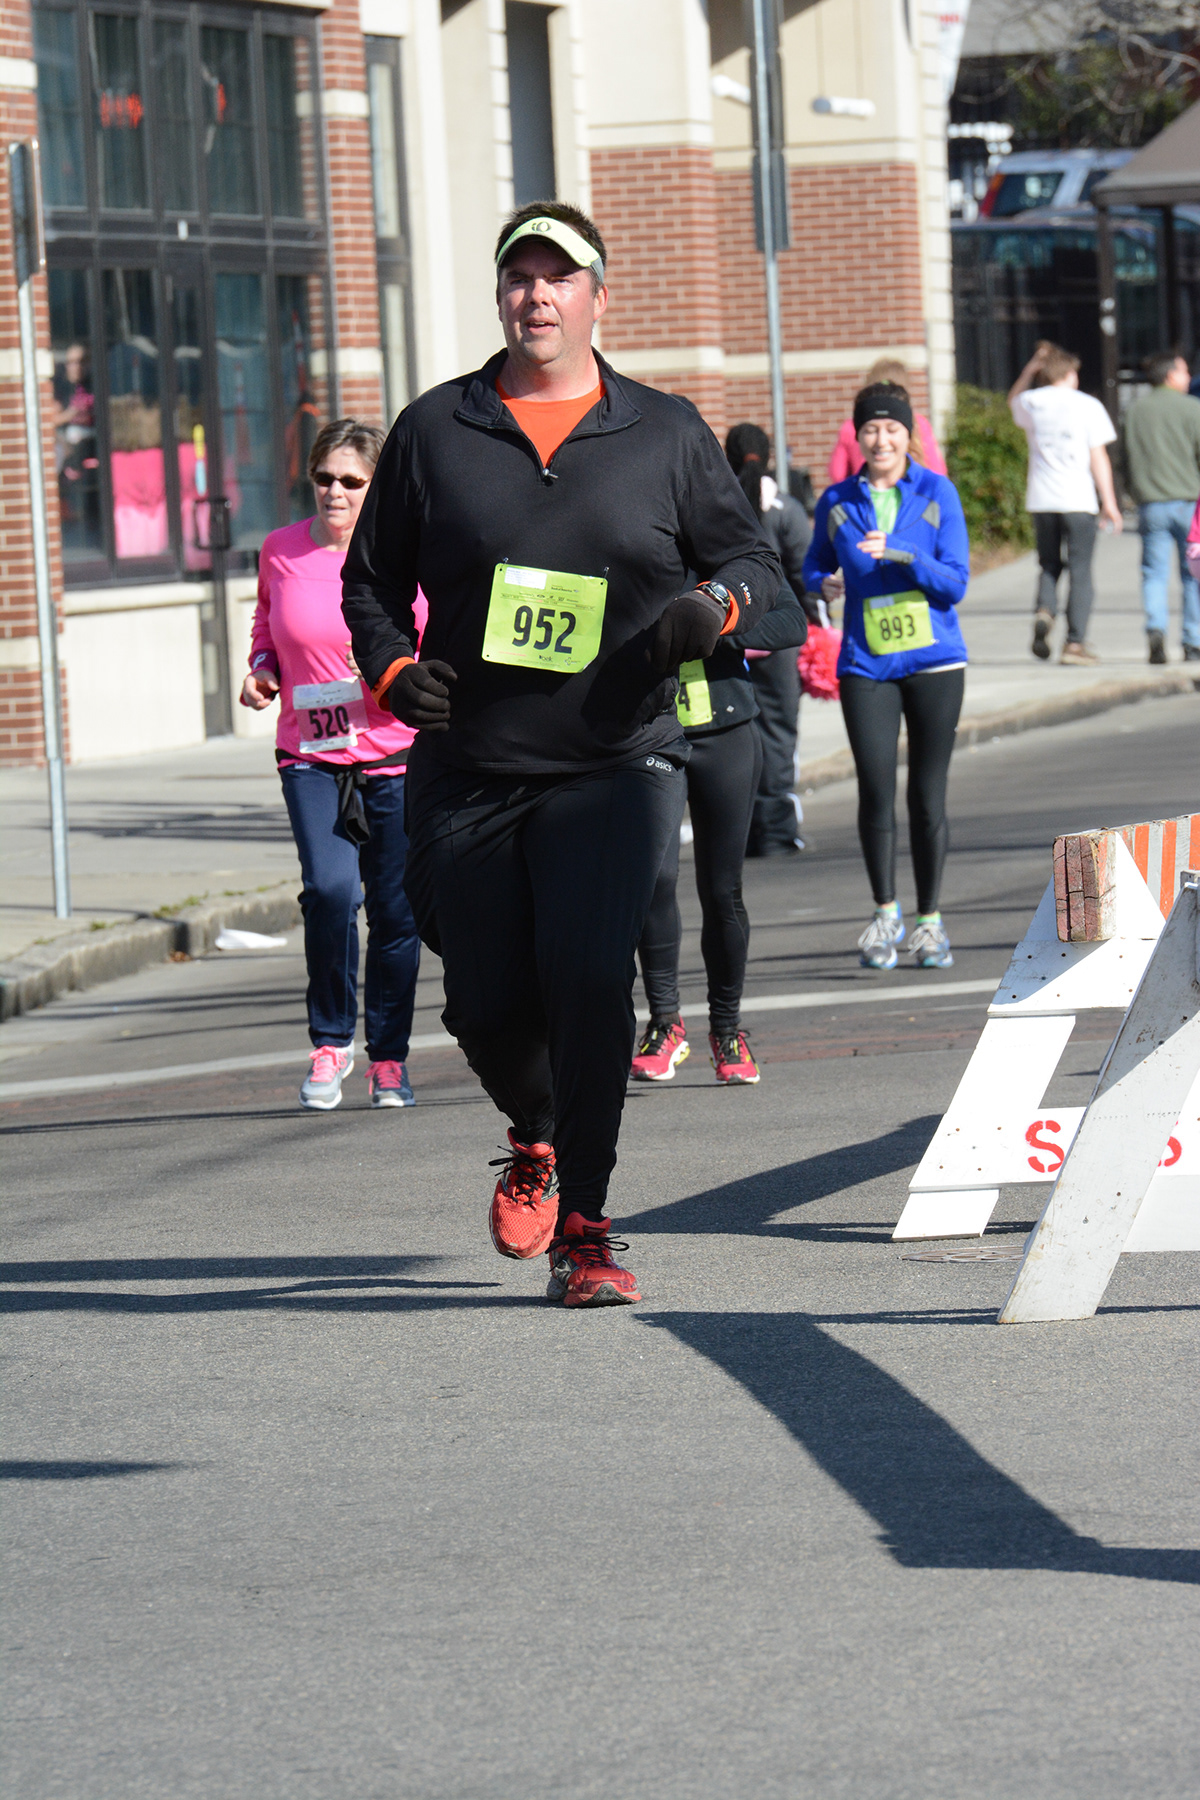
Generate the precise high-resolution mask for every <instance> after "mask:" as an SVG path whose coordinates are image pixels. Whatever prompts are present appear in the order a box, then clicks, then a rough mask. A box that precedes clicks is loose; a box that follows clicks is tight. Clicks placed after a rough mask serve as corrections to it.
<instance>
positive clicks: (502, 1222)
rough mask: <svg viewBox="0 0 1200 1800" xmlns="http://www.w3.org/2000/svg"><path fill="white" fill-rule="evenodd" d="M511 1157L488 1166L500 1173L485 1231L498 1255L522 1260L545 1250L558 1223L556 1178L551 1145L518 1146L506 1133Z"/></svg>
mask: <svg viewBox="0 0 1200 1800" xmlns="http://www.w3.org/2000/svg"><path fill="white" fill-rule="evenodd" d="M508 1141H509V1143H510V1144H511V1145H512V1154H511V1156H498V1157H496V1159H495V1161H494V1162H492V1163H490V1164H489V1165H488V1166H489V1168H492V1169H500V1170H502V1171H503V1173H502V1174H501V1176H500V1179H499V1181H497V1183H496V1192H495V1193H494V1194H493V1195H492V1206H491V1211H490V1212H489V1214H488V1229H489V1231H490V1232H491V1234H492V1242H493V1244H495V1246H496V1248H497V1250H498V1251H499V1252H500V1254H501V1256H518V1257H521V1258H522V1259H525V1258H527V1257H530V1256H540V1255H541V1254H542V1251H543V1250H548V1249H549V1247H550V1240H551V1238H552V1237H553V1236H554V1227H555V1225H556V1223H557V1221H558V1201H557V1200H556V1199H555V1198H554V1196H555V1195H556V1194H557V1192H558V1178H557V1177H556V1175H555V1173H554V1147H553V1145H551V1144H521V1143H518V1141H517V1139H516V1138H515V1137H514V1136H513V1134H512V1132H511V1131H510V1132H509V1134H508Z"/></svg>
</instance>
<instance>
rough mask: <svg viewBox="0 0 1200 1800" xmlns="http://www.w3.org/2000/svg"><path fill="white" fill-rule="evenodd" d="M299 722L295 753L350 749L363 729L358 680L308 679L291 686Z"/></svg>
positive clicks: (318, 753)
mask: <svg viewBox="0 0 1200 1800" xmlns="http://www.w3.org/2000/svg"><path fill="white" fill-rule="evenodd" d="M292 706H293V708H294V709H295V713H296V718H297V721H298V723H299V726H300V744H299V754H300V755H301V756H324V755H325V754H326V752H327V751H330V750H353V749H354V748H355V747H356V745H357V744H358V734H359V732H360V731H365V730H366V729H367V702H366V700H365V698H364V696H363V690H362V682H361V681H311V682H306V683H304V684H303V685H302V686H299V687H294V688H293V689H292Z"/></svg>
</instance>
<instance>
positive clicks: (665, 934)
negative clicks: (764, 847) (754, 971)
mask: <svg viewBox="0 0 1200 1800" xmlns="http://www.w3.org/2000/svg"><path fill="white" fill-rule="evenodd" d="M794 660H795V659H794V657H793V661H794ZM690 742H691V746H692V759H691V761H690V762H689V763H688V766H687V797H688V808H689V811H690V813H691V819H692V830H693V832H694V833H695V836H694V839H693V843H694V846H695V852H694V853H695V860H696V888H697V891H698V892H699V895H700V911H701V915H702V918H703V925H702V928H701V932H700V950H701V953H702V955H703V957H704V968H705V972H706V973H707V975H708V1028H709V1030H710V1031H712V1032H715V1033H716V1034H717V1035H718V1036H719V1037H725V1036H727V1035H728V1034H729V1033H730V1032H733V1031H736V1030H737V1028H738V1025H739V1024H740V1022H741V1002H742V988H743V986H744V984H745V980H746V954H747V951H748V949H749V946H750V920H749V918H748V917H747V914H746V907H745V903H744V902H743V900H742V866H743V863H744V862H745V857H746V838H747V835H748V833H749V830H750V818H751V814H752V813H753V810H754V796H755V794H756V792H757V790H758V778H759V773H760V771H761V769H762V743H761V740H760V738H759V735H758V729H757V726H756V725H755V722H754V720H753V719H747V720H746V721H745V723H744V724H741V725H734V726H732V727H731V728H730V729H729V730H728V731H715V732H711V733H707V734H706V735H704V736H703V737H694V738H692V739H690ZM678 881H679V833H678V832H676V834H675V838H674V841H673V842H672V843H671V844H670V845H669V847H668V849H667V854H666V857H665V858H664V860H663V866H662V868H661V870H660V871H659V877H658V881H657V882H656V884H655V888H654V900H653V903H652V905H651V907H650V912H649V916H648V917H647V919H646V929H645V930H644V931H643V933H642V940H641V943H640V944H639V945H638V956H639V958H640V960H641V964H642V979H643V981H644V982H645V984H646V998H647V1000H648V1001H649V1003H650V1014H651V1017H652V1018H655V1019H674V1018H677V1017H678V1015H679V947H680V942H681V939H682V936H683V926H682V921H681V920H680V917H679V902H678V900H677V898H676V892H675V890H676V887H677V885H678Z"/></svg>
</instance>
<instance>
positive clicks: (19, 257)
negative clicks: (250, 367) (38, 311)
mask: <svg viewBox="0 0 1200 1800" xmlns="http://www.w3.org/2000/svg"><path fill="white" fill-rule="evenodd" d="M8 176H9V192H10V194H11V195H12V212H13V249H14V253H15V261H16V275H17V316H18V320H19V323H20V331H21V381H22V386H23V391H24V397H25V452H26V456H27V458H28V461H29V526H30V531H31V532H32V534H33V581H34V590H35V593H36V595H37V622H38V655H39V660H40V662H41V669H42V733H43V737H44V741H45V746H46V770H47V774H48V776H49V782H50V851H51V861H52V864H53V869H54V916H55V918H57V919H69V918H70V916H71V871H70V864H69V861H68V854H67V791H66V783H65V781H64V779H63V730H62V695H61V691H60V688H59V679H58V621H57V619H56V618H55V616H54V594H53V590H52V589H51V586H50V536H49V529H48V526H47V521H46V487H45V467H44V464H43V460H42V409H41V405H40V403H39V400H38V372H37V321H36V317H35V314H34V309H33V277H34V276H35V275H36V274H37V273H38V272H39V270H41V269H44V268H45V266H46V252H45V247H44V244H43V240H42V196H41V184H40V182H39V180H38V144H37V139H36V138H24V139H21V140H19V141H18V142H16V143H11V144H10V145H9V146H8Z"/></svg>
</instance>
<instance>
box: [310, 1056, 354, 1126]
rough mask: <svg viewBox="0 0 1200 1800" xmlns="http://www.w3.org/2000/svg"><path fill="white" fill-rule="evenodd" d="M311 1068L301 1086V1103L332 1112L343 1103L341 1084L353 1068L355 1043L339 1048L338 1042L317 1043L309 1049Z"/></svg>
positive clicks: (319, 1110)
mask: <svg viewBox="0 0 1200 1800" xmlns="http://www.w3.org/2000/svg"><path fill="white" fill-rule="evenodd" d="M308 1060H309V1062H310V1063H311V1064H312V1067H311V1068H310V1069H309V1071H308V1078H307V1080H306V1081H305V1083H304V1086H303V1087H302V1088H301V1089H300V1104H301V1106H308V1107H311V1108H313V1110H314V1111H316V1112H332V1111H333V1109H334V1107H335V1106H340V1105H341V1104H342V1083H343V1081H345V1079H346V1077H347V1075H348V1074H349V1073H350V1071H351V1069H352V1068H353V1067H354V1045H353V1044H349V1045H348V1046H347V1047H346V1049H344V1050H339V1049H338V1046H337V1045H336V1044H318V1045H317V1047H316V1049H315V1050H310V1051H309V1054H308Z"/></svg>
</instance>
